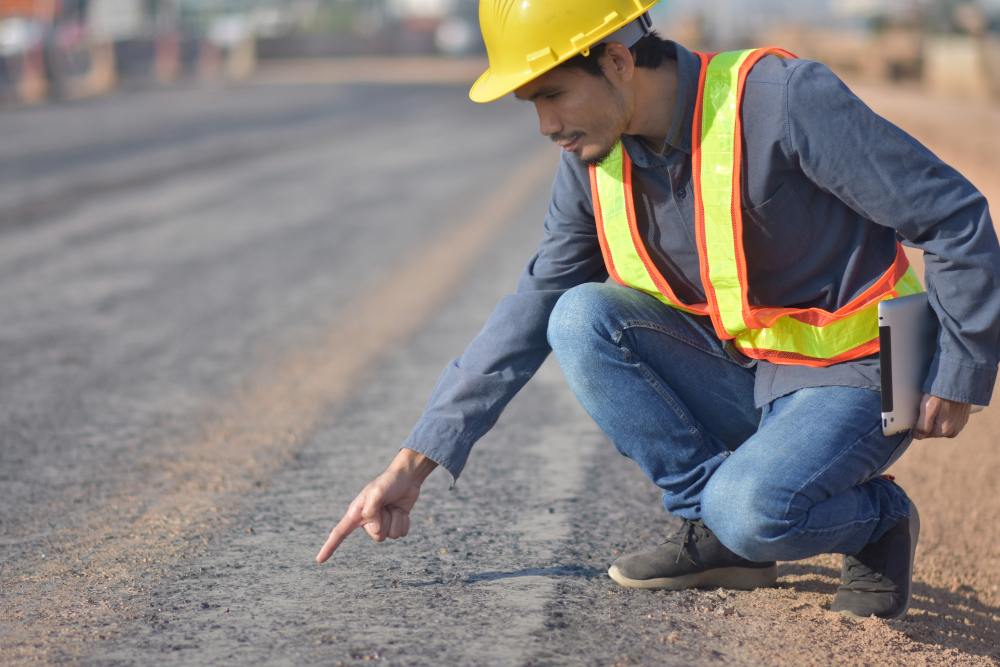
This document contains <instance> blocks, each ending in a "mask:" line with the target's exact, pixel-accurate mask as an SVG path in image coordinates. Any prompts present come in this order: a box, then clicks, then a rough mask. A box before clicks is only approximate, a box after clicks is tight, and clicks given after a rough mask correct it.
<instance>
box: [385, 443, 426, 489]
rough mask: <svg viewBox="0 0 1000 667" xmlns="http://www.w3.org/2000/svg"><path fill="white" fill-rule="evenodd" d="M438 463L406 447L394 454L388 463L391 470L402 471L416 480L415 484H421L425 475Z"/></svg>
mask: <svg viewBox="0 0 1000 667" xmlns="http://www.w3.org/2000/svg"><path fill="white" fill-rule="evenodd" d="M437 466H438V464H437V462H435V461H434V460H433V459H430V458H428V457H426V456H424V455H423V454H421V453H419V452H415V451H413V450H412V449H407V448H406V447H403V448H402V449H400V450H399V453H398V454H396V458H395V459H393V461H392V463H391V464H390V465H389V468H390V469H391V470H396V471H397V472H402V473H404V474H406V475H408V476H409V477H412V478H413V479H414V480H416V482H417V484H423V483H424V480H425V479H427V476H428V475H430V474H431V472H432V471H433V470H434V469H435V468H437Z"/></svg>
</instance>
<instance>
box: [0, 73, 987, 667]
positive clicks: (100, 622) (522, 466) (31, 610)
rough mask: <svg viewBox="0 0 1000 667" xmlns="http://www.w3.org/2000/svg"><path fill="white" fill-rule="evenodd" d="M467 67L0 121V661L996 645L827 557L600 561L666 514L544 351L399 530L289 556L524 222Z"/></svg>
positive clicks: (503, 127)
mask: <svg viewBox="0 0 1000 667" xmlns="http://www.w3.org/2000/svg"><path fill="white" fill-rule="evenodd" d="M272 83H273V82H272ZM466 90H467V88H466V87H465V86H464V85H444V84H441V85H362V84H333V83H322V84H314V85H299V84H296V85H247V86H242V87H233V88H224V89H218V90H200V89H172V90H159V91H157V90H153V91H140V92H133V93H122V94H118V95H114V96H111V97H108V98H103V99H98V100H91V101H85V102H78V103H74V104H68V105H64V106H49V107H41V108H37V109H17V110H4V111H3V112H2V113H0V136H2V137H3V148H2V149H0V312H2V313H3V315H4V316H3V317H2V318H0V662H3V663H5V664H28V663H37V662H39V661H40V662H42V663H51V664H63V663H65V664H86V665H136V664H148V663H151V662H152V663H155V664H162V665H175V664H176V665H202V664H204V665H208V664H211V665H248V664H249V665H257V664H261V665H272V664H273V665H285V664H287V665H305V664H330V665H337V664H344V665H351V664H361V663H364V662H371V661H379V662H383V663H385V664H393V665H438V664H448V665H452V664H454V665H563V664H581V665H610V664H618V663H621V664H640V663H641V664H667V665H693V664H699V665H700V664H706V665H708V664H734V665H758V664H759V665H770V664H778V663H782V664H786V663H787V664H834V663H836V664H858V665H861V664H869V663H870V664H888V663H885V662H884V660H881V658H884V657H885V656H886V655H893V654H894V652H910V653H914V654H915V655H917V654H919V657H921V659H923V661H924V663H926V664H994V662H993V661H994V660H995V659H996V653H995V649H996V644H995V636H996V629H997V621H993V622H992V625H990V624H989V623H987V625H986V626H985V627H984V628H981V630H982V631H981V632H980V633H979V635H976V637H974V639H976V640H977V641H979V644H983V647H982V648H981V650H980V649H978V648H977V646H979V644H975V642H973V643H972V644H970V643H969V642H968V641H966V637H965V635H961V636H959V635H960V633H958V629H959V628H958V626H961V625H962V619H966V620H967V619H968V618H970V617H972V616H975V614H978V616H979V617H984V615H985V616H989V614H996V609H995V607H992V606H989V605H985V604H984V603H975V604H973V603H972V602H970V599H971V598H970V596H969V595H964V594H963V593H962V591H961V590H958V589H955V590H944V589H939V588H935V587H933V586H926V587H925V588H924V589H921V593H922V594H923V595H925V597H927V599H930V598H931V597H933V596H937V599H938V602H935V600H934V599H931V600H930V603H928V605H931V603H933V604H937V605H938V607H933V608H934V609H939V608H941V609H945V610H946V611H950V612H951V613H953V614H955V617H954V618H952V617H951V616H949V618H952V620H954V621H955V623H956V624H957V625H956V633H957V634H955V635H953V634H952V632H951V631H950V630H949V631H948V633H947V635H943V633H942V636H938V635H934V636H931V635H929V634H927V633H923V634H921V632H922V631H921V629H920V627H919V626H918V625H915V624H914V623H916V622H914V621H909V620H908V621H903V622H896V623H884V622H881V621H866V622H865V623H864V624H858V625H854V624H850V623H848V622H847V621H845V620H842V619H841V618H840V617H839V616H838V615H836V614H831V613H830V612H828V611H826V610H825V609H824V608H823V605H824V601H826V604H827V605H828V599H829V597H830V596H831V594H832V592H833V589H834V583H833V581H834V579H833V577H835V576H836V575H835V568H836V567H837V565H836V563H835V562H833V561H832V560H829V559H827V560H822V559H820V560H814V561H811V562H808V563H805V564H788V565H784V566H783V570H782V574H783V578H782V580H781V585H780V586H779V587H778V588H776V589H773V590H769V591H760V592H756V593H735V592H728V593H727V592H725V591H690V592H685V593H680V594H667V593H654V592H646V591H623V590H621V589H619V588H618V587H616V586H615V585H614V584H613V582H611V580H610V579H608V578H607V576H606V575H605V574H604V571H605V570H606V568H607V565H608V563H609V562H610V560H612V559H613V558H615V557H616V555H617V554H619V553H624V552H629V551H634V550H636V549H639V548H643V547H647V546H651V545H654V544H656V543H657V542H659V541H661V540H662V539H663V537H664V536H665V535H667V534H669V533H670V532H672V529H673V527H674V525H675V523H676V522H675V520H674V519H672V518H671V517H669V516H668V515H666V514H665V513H664V511H663V509H662V506H661V505H660V504H659V493H658V491H657V489H656V488H655V487H653V485H652V484H651V483H650V482H649V481H648V480H646V479H645V478H644V477H643V476H642V474H641V473H640V472H639V471H638V470H637V469H636V468H635V466H634V465H633V464H631V463H630V462H629V461H627V460H625V459H622V458H621V457H619V456H618V455H617V454H616V453H615V451H614V448H613V446H612V445H611V443H610V442H609V441H608V440H607V438H606V437H605V436H604V435H603V434H602V433H601V432H600V431H599V429H597V428H596V426H595V425H594V424H593V423H592V422H591V421H590V420H589V418H588V417H587V416H586V415H585V414H584V413H583V412H582V410H581V409H580V408H579V406H578V405H577V404H576V402H575V400H574V399H573V397H572V395H571V393H570V392H569V390H568V388H567V387H566V384H565V381H564V380H563V378H562V376H561V373H560V372H559V369H558V367H557V366H555V365H554V364H553V363H552V362H551V360H550V362H549V363H547V364H546V366H545V367H543V369H542V371H541V372H540V373H539V374H538V375H537V376H536V378H535V379H534V380H533V381H532V382H531V383H529V385H528V386H527V387H526V388H525V390H524V391H522V393H521V394H520V395H519V396H518V397H517V399H516V400H515V401H514V402H513V403H512V404H511V405H510V407H509V408H508V409H507V411H506V412H505V413H504V416H503V417H502V419H501V421H500V423H499V425H498V426H497V427H496V428H495V429H494V430H493V431H492V432H491V433H490V434H489V435H488V436H487V437H486V438H484V439H483V441H481V442H480V443H479V445H477V447H476V449H475V451H474V453H473V456H472V459H471V460H470V463H469V465H468V467H467V469H466V471H465V473H464V474H463V476H462V478H461V480H460V481H459V482H458V484H457V486H456V487H455V488H454V489H451V488H450V486H451V479H450V477H449V476H448V475H447V474H446V473H445V472H443V471H436V472H435V473H434V474H433V475H432V476H431V477H430V478H429V480H428V482H427V483H426V484H425V486H424V490H423V494H422V496H421V499H420V501H419V503H418V505H417V507H416V509H415V511H414V515H413V522H412V528H411V534H410V536H409V537H408V538H406V539H404V540H400V541H398V542H396V543H387V544H375V543H373V542H371V541H370V540H369V539H368V538H367V537H365V536H364V535H363V534H361V533H359V534H356V535H354V536H352V537H351V538H350V539H349V540H348V541H347V542H346V543H345V545H344V546H343V547H342V548H341V549H340V550H339V551H338V552H337V553H336V554H335V555H334V557H333V558H332V559H331V561H330V562H328V563H327V564H325V565H322V566H320V565H317V564H316V563H315V562H314V560H313V558H314V556H315V553H316V551H317V550H318V548H319V546H320V545H321V544H322V542H323V540H324V539H325V537H326V535H327V533H328V532H329V530H330V528H331V527H332V526H333V524H334V522H335V521H336V520H337V519H338V518H339V517H340V515H341V514H342V512H343V511H344V509H346V506H347V504H348V503H349V502H350V500H351V499H352V498H353V497H354V495H355V494H356V493H357V491H358V490H359V489H360V488H361V487H362V486H363V485H364V484H365V483H366V482H367V481H368V480H370V479H371V478H372V477H374V476H375V475H376V474H378V472H380V471H381V469H382V468H383V467H384V466H385V465H386V464H387V463H388V461H389V460H391V458H392V456H393V455H394V453H395V451H396V450H397V448H398V446H399V444H400V443H401V442H402V441H403V440H404V439H405V437H406V436H407V435H408V433H409V430H410V428H411V427H412V425H413V423H414V422H415V421H416V420H417V418H418V417H419V415H420V413H421V410H422V408H423V405H424V402H425V401H426V399H427V396H428V395H429V393H430V391H431V389H432V387H433V385H434V383H435V381H436V380H437V377H438V374H439V373H440V371H441V369H442V368H443V366H444V365H445V363H447V361H448V360H449V359H451V358H452V357H454V356H457V355H458V354H460V353H461V351H462V349H463V348H464V346H465V344H466V343H467V342H468V341H469V340H470V339H471V338H472V337H473V336H474V335H475V333H476V331H477V330H478V328H479V327H480V326H482V324H483V322H484V321H485V320H486V318H487V317H488V316H489V313H490V311H491V310H492V308H493V306H494V305H495V303H496V302H497V301H498V300H499V299H500V298H502V297H503V296H504V295H505V294H507V293H509V292H510V291H512V290H513V288H514V286H515V284H516V281H517V277H518V275H519V274H520V272H521V269H522V268H523V265H524V262H525V261H526V260H527V258H528V257H530V255H531V254H532V253H533V252H534V248H535V247H536V246H537V243H538V241H539V239H540V238H541V234H542V231H541V224H540V223H541V220H542V217H543V215H544V211H545V207H546V203H547V199H548V190H549V187H550V183H551V176H552V174H553V173H554V170H555V165H556V161H557V159H558V156H557V153H556V152H555V149H554V148H553V147H551V146H549V145H548V144H547V142H545V141H544V140H543V139H541V138H540V137H539V136H538V134H537V125H536V119H535V117H534V114H533V111H532V109H531V107H530V106H527V105H519V104H517V103H514V102H512V101H509V100H508V101H502V102H499V103H496V104H492V105H485V106H481V105H475V104H473V103H472V102H470V101H469V100H468V98H467V92H466ZM922 513H925V512H922ZM828 560H829V562H828ZM976 604H978V605H979V606H976ZM941 605H943V607H942V606H941ZM969 605H972V607H970V606H969ZM928 608H931V607H930V606H928ZM962 609H971V611H969V613H967V614H966V615H965V616H961V615H960V614H961V613H965V612H962V611H961V610H962ZM984 610H985V611H984ZM973 612H974V613H973ZM935 613H936V612H935ZM943 613H944V612H942V614H943ZM977 618H978V617H977ZM994 618H996V616H994ZM955 619H958V620H955ZM966 625H967V623H966ZM949 627H950V626H949ZM970 647H971V648H970ZM782 655H784V656H785V659H784V660H783V659H779V658H778V657H776V656H782ZM789 655H794V656H798V657H797V658H796V659H795V660H792V661H791V662H790V663H789V661H788V660H787V656H789ZM959 658H961V660H960V659H959ZM984 660H986V662H983V661H984ZM900 664H903V663H900ZM906 664H910V663H906ZM914 664H915V663H914Z"/></svg>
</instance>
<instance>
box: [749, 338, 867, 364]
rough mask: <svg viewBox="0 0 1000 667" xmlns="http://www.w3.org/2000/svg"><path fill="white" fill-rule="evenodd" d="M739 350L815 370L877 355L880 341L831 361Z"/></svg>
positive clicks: (773, 360) (758, 357) (781, 353)
mask: <svg viewBox="0 0 1000 667" xmlns="http://www.w3.org/2000/svg"><path fill="white" fill-rule="evenodd" d="M739 350H740V352H742V353H743V354H745V355H746V356H748V357H750V358H751V359H763V360H764V361H770V362H771V363H772V364H777V365H778V366H811V367H813V368H822V367H824V366H831V365H833V364H839V363H842V362H844V361H853V360H855V359H861V358H862V357H867V356H869V355H872V354H875V353H876V352H878V350H879V340H878V338H875V339H874V340H871V341H868V342H867V343H865V344H864V345H861V346H859V347H856V348H854V349H853V350H850V351H848V352H845V353H843V354H839V355H837V356H836V357H832V358H830V359H817V358H815V357H807V356H806V355H804V354H798V353H797V352H780V351H778V350H754V349H744V348H739Z"/></svg>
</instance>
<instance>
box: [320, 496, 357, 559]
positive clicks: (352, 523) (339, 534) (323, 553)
mask: <svg viewBox="0 0 1000 667" xmlns="http://www.w3.org/2000/svg"><path fill="white" fill-rule="evenodd" d="M362 525H364V519H363V518H362V517H361V511H360V510H359V509H356V508H355V506H354V505H351V508H350V509H348V510H347V514H345V515H344V518H343V519H341V520H340V523H338V524H337V525H336V526H335V527H334V529H333V530H332V531H331V532H330V537H328V538H327V540H326V544H324V545H323V548H322V549H320V550H319V554H318V555H317V556H316V562H317V563H325V562H326V561H327V559H328V558H329V557H330V556H332V555H333V552H334V551H336V550H337V547H339V546H340V544H341V543H342V542H343V541H344V540H345V539H347V536H348V535H350V534H351V533H353V532H354V531H355V530H357V529H358V528H360V527H361V526H362Z"/></svg>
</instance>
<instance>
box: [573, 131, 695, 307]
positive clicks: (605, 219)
mask: <svg viewBox="0 0 1000 667" xmlns="http://www.w3.org/2000/svg"><path fill="white" fill-rule="evenodd" d="M590 189H591V196H592V199H593V201H594V218H595V221H596V224H597V236H598V239H599V241H600V245H601V254H602V255H603V256H604V264H605V266H606V267H607V269H608V273H609V274H610V275H611V277H612V279H613V280H614V281H615V282H617V283H619V284H620V285H625V286H628V287H632V288H634V289H637V290H639V291H642V292H645V293H647V294H650V295H651V296H654V297H656V298H657V299H659V300H660V301H662V302H663V303H665V304H667V305H669V306H673V307H674V308H678V309H680V310H683V311H686V312H689V313H692V314H694V315H707V314H708V304H704V303H701V304H694V305H687V304H685V303H684V302H682V301H681V300H680V299H678V298H677V295H676V294H674V291H673V289H672V288H671V287H670V284H669V283H668V282H667V281H666V279H664V277H663V275H662V274H661V273H660V272H659V270H658V269H657V268H656V265H655V264H654V263H653V261H652V259H651V258H650V256H649V252H648V251H647V250H646V246H645V244H644V243H643V242H642V237H641V236H640V235H639V228H638V225H637V224H636V217H635V203H634V201H633V199H632V160H631V158H629V155H628V152H627V151H626V150H625V148H624V147H623V146H622V144H621V142H620V141H619V142H618V143H617V144H616V145H615V147H614V148H613V149H612V151H611V153H609V154H608V157H607V158H605V160H604V161H603V162H602V163H601V164H600V165H591V167H590ZM605 209H607V210H608V211H610V213H609V214H608V215H605ZM609 216H610V217H609ZM626 239H627V240H626Z"/></svg>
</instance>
